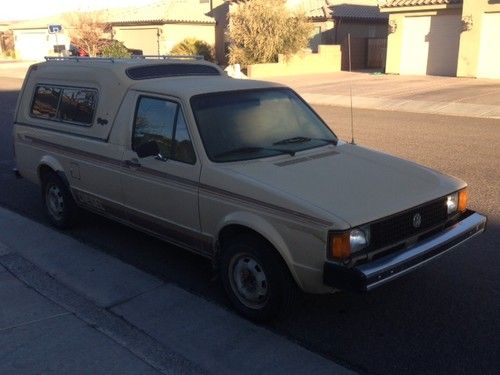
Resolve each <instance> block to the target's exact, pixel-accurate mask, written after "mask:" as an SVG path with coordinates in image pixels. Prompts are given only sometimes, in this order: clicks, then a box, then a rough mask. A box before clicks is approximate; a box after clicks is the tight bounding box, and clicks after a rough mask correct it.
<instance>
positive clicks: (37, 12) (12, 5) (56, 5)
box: [0, 0, 158, 21]
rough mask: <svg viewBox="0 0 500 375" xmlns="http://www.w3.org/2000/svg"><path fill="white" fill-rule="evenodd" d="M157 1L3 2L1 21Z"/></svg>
mask: <svg viewBox="0 0 500 375" xmlns="http://www.w3.org/2000/svg"><path fill="white" fill-rule="evenodd" d="M156 1H158V0H45V1H41V0H10V1H9V0H3V1H2V3H3V4H2V5H1V6H0V21H17V20H27V19H33V18H41V17H46V16H50V15H53V14H58V13H63V12H68V11H72V10H90V9H103V8H111V7H126V6H131V5H137V6H139V5H144V4H148V3H153V2H156Z"/></svg>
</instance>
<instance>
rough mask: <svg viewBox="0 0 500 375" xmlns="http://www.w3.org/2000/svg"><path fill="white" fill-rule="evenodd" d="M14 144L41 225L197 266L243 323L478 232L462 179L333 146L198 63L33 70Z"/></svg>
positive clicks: (283, 109)
mask: <svg viewBox="0 0 500 375" xmlns="http://www.w3.org/2000/svg"><path fill="white" fill-rule="evenodd" d="M14 143H15V152H16V160H17V167H18V170H19V173H20V174H21V175H22V176H23V177H25V178H27V179H29V180H31V181H34V182H36V183H39V184H40V185H41V188H42V196H43V199H44V202H45V208H46V211H47V214H48V217H49V219H50V220H51V222H52V223H53V224H54V225H55V226H57V227H59V228H66V227H68V226H69V225H71V224H73V223H74V222H75V219H77V218H78V210H79V209H80V208H85V209H88V210H91V211H94V212H96V213H98V214H101V215H104V216H106V217H109V218H112V219H115V220H118V221H119V222H121V223H123V224H126V225H129V226H131V227H133V228H136V229H138V230H141V231H144V232H147V233H149V234H151V235H154V236H157V237H159V238H161V239H164V240H166V241H168V242H171V243H173V244H176V245H178V246H180V247H183V248H185V249H187V250H190V251H193V252H196V253H198V254H201V255H203V256H205V257H208V258H210V259H212V260H213V263H214V265H215V266H216V269H217V270H218V272H219V275H220V278H221V280H222V283H223V285H224V288H225V290H226V292H227V294H228V296H229V298H230V300H231V302H232V304H233V305H234V307H235V308H236V309H237V310H238V311H239V312H240V313H242V314H243V315H245V316H247V317H249V318H252V319H260V320H262V319H269V318H272V317H275V316H279V315H280V314H282V313H283V312H286V311H287V310H288V309H289V308H290V306H291V303H292V302H293V300H294V297H295V295H296V293H297V291H298V290H299V289H301V290H303V291H305V292H308V293H329V292H334V291H336V290H351V291H368V290H371V289H373V288H375V287H377V286H379V285H381V284H384V283H385V282H388V281H392V280H395V279H397V278H398V277H400V276H402V275H404V274H406V273H407V272H409V271H411V270H413V269H415V268H417V267H419V266H421V265H423V264H425V263H427V262H429V261H430V260H432V259H434V258H436V257H437V256H439V255H441V254H443V253H445V252H447V251H449V250H450V249H452V248H454V247H456V246H457V245H460V244H461V243H463V242H464V241H466V240H467V239H469V238H471V237H474V236H476V235H478V234H479V233H481V232H483V231H484V229H485V225H486V218H485V217H484V216H483V215H480V214H478V213H475V212H473V211H470V210H468V209H467V189H466V184H465V183H464V182H462V181H460V180H458V179H456V178H453V177H449V176H445V175H443V174H441V173H438V172H435V171H433V170H431V169H429V168H425V167H422V166H419V165H417V164H414V163H412V162H410V161H405V160H401V159H398V158H395V157H392V156H389V155H386V154H383V153H380V152H376V151H373V150H369V149H366V148H363V147H360V146H357V145H353V144H350V143H346V142H343V141H341V140H339V139H338V138H337V137H336V136H335V134H334V133H333V132H332V130H330V128H329V127H328V126H327V125H326V124H325V123H324V122H323V120H322V119H321V118H320V117H319V116H318V115H317V114H316V113H315V112H314V111H313V110H312V109H311V107H309V105H308V104H307V103H305V102H304V100H302V99H301V98H300V97H299V96H298V95H297V94H296V93H295V92H294V91H293V90H291V89H289V88H288V87H285V86H281V85H278V84H274V83H269V82H261V81H253V80H236V79H231V78H228V77H227V76H225V74H224V72H223V71H222V70H221V69H220V68H219V67H218V66H216V65H213V64H210V63H208V62H204V61H202V60H198V59H176V58H169V57H165V58H163V59H127V60H116V59H91V58H54V59H48V60H47V61H46V62H43V63H39V64H35V65H33V66H31V68H30V69H29V72H28V74H27V76H26V79H25V82H24V84H23V87H22V91H21V94H20V96H19V100H18V104H17V109H16V114H15V126H14ZM137 251H140V249H137Z"/></svg>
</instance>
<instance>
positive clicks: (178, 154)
mask: <svg viewBox="0 0 500 375" xmlns="http://www.w3.org/2000/svg"><path fill="white" fill-rule="evenodd" d="M172 159H174V160H178V161H182V162H184V163H188V164H194V163H195V162H196V156H195V154H194V149H193V143H192V142H191V138H190V137H189V133H188V129H187V125H186V120H184V115H183V114H182V111H181V110H180V111H179V115H178V116H177V126H176V127H175V142H174V150H173V153H172Z"/></svg>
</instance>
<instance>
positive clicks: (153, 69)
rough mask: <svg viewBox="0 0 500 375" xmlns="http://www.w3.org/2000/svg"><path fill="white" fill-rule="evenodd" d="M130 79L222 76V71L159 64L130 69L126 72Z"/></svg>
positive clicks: (193, 66)
mask: <svg viewBox="0 0 500 375" xmlns="http://www.w3.org/2000/svg"><path fill="white" fill-rule="evenodd" d="M126 73H127V76H128V77H129V78H130V79H134V80H141V79H152V78H163V77H178V76H220V75H221V73H220V71H219V70H218V69H217V68H215V67H213V66H209V65H203V64H158V65H142V66H134V67H130V68H128V69H127V70H126Z"/></svg>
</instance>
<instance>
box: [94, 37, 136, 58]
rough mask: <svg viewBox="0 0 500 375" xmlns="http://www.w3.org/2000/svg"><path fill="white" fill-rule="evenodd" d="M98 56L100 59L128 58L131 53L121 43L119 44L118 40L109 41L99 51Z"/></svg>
mask: <svg viewBox="0 0 500 375" xmlns="http://www.w3.org/2000/svg"><path fill="white" fill-rule="evenodd" d="M100 55H101V56H102V57H116V58H128V57H130V55H131V53H130V52H129V50H128V49H127V47H125V45H124V44H123V43H122V42H119V41H118V40H110V41H108V42H107V44H106V45H105V46H104V47H103V48H102V49H101V53H100Z"/></svg>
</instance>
